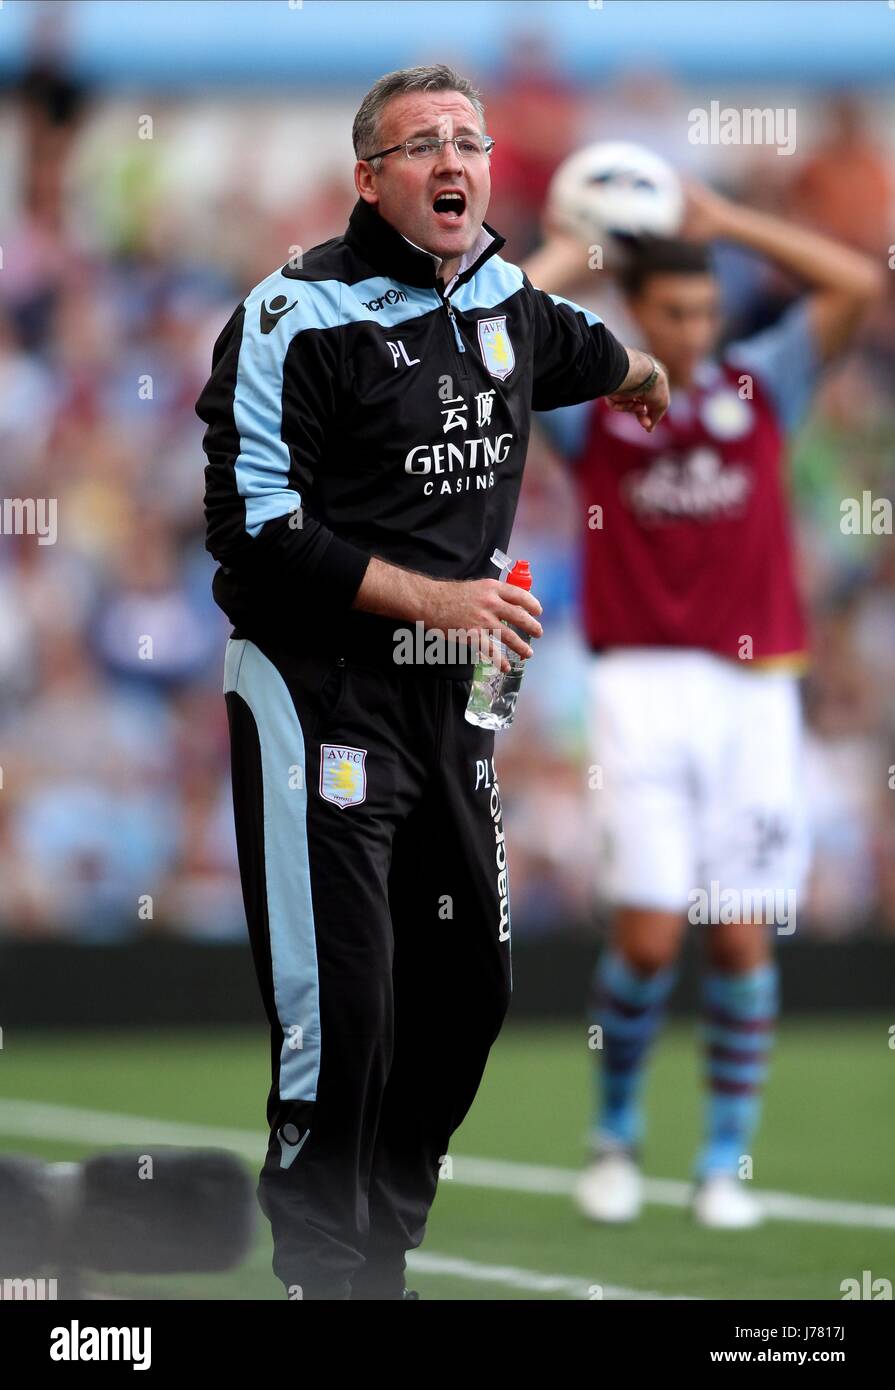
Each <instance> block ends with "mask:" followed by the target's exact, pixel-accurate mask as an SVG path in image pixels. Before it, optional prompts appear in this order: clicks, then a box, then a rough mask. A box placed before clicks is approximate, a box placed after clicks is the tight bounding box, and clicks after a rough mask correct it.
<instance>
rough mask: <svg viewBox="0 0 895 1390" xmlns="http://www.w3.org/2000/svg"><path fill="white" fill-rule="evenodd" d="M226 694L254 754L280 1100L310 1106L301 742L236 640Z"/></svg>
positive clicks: (309, 912) (284, 692)
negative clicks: (245, 714)
mask: <svg viewBox="0 0 895 1390" xmlns="http://www.w3.org/2000/svg"><path fill="white" fill-rule="evenodd" d="M231 690H232V691H234V692H235V693H236V694H237V695H238V696H239V697H240V698H241V699H243V700H245V702H246V704H247V705H248V707H249V709H250V710H251V711H252V715H253V717H254V720H255V725H256V728H257V730H258V741H259V744H260V747H261V778H262V785H263V797H264V884H265V891H266V894H267V915H268V920H269V923H270V959H271V972H272V975H273V991H274V1000H275V1003H276V1010H277V1018H278V1019H279V1022H280V1027H281V1028H282V1029H283V1046H282V1049H281V1051H280V1096H281V1097H282V1099H283V1100H316V1099H317V1083H318V1079H319V1076H320V1052H321V1046H322V1038H321V1034H320V988H319V979H318V968H317V936H316V931H315V925H314V905H313V900H312V897H311V870H310V864H309V860H308V832H307V814H308V790H307V776H306V775H305V770H306V766H307V763H306V758H305V741H304V736H303V734H302V730H301V725H300V723H299V721H298V715H297V714H296V712H295V705H294V703H293V700H292V697H291V695H290V694H289V690H288V688H287V686H286V682H285V681H284V680H283V677H282V676H281V675H280V673H279V671H278V670H277V668H276V666H274V664H273V662H271V661H269V660H268V658H267V657H266V656H264V654H263V653H262V652H261V651H259V649H258V648H257V647H256V646H255V644H254V643H253V642H249V641H247V640H245V639H244V638H243V639H235V638H232V637H231V638H230V639H229V640H228V642H227V647H226V653H225V657H224V693H225V694H226V693H227V692H228V691H231ZM293 767H297V768H300V769H301V771H302V776H301V777H300V778H295V777H292V776H291V775H290V769H292V768H293ZM296 783H300V785H295V784H296ZM297 1028H300V1029H301V1032H300V1033H297V1032H296V1031H295V1030H296V1029H297ZM297 1041H298V1042H300V1044H301V1045H300V1046H296V1042H297Z"/></svg>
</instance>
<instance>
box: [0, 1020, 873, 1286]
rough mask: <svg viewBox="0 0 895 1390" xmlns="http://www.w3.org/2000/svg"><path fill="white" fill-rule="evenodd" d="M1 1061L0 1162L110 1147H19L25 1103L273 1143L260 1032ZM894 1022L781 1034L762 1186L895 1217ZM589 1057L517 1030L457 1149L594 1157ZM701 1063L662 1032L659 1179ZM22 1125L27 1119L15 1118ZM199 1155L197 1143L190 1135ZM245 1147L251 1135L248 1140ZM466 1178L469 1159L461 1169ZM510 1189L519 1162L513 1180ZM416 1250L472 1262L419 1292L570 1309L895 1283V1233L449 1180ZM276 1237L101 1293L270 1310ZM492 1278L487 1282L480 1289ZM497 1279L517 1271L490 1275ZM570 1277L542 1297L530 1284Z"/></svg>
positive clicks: (423, 1275)
mask: <svg viewBox="0 0 895 1390" xmlns="http://www.w3.org/2000/svg"><path fill="white" fill-rule="evenodd" d="M3 1041H4V1046H3V1050H2V1051H0V1149H2V1150H4V1151H18V1152H30V1153H36V1154H40V1155H42V1156H44V1157H46V1158H47V1159H51V1160H53V1159H64V1158H77V1157H80V1156H82V1155H84V1154H85V1153H88V1152H90V1151H92V1150H94V1149H100V1148H108V1147H111V1143H112V1142H113V1141H111V1140H110V1139H109V1136H108V1135H107V1134H103V1135H101V1136H100V1137H98V1138H97V1140H96V1142H93V1143H91V1142H89V1139H88V1137H87V1136H81V1135H80V1133H79V1137H78V1139H77V1140H72V1139H71V1138H69V1139H66V1137H65V1133H64V1125H62V1126H60V1129H59V1131H57V1132H54V1133H53V1137H52V1138H46V1137H35V1136H29V1135H26V1134H24V1133H22V1132H19V1133H10V1132H8V1128H5V1127H4V1123H3V1119H2V1115H3V1102H4V1101H11V1100H28V1101H30V1102H43V1103H46V1104H47V1105H64V1106H70V1107H76V1108H77V1109H78V1110H84V1111H102V1112H105V1113H106V1114H110V1113H112V1114H122V1115H128V1114H130V1115H141V1116H150V1117H152V1118H154V1119H159V1120H165V1121H168V1122H179V1123H181V1124H185V1125H191V1126H198V1127H201V1126H211V1127H215V1128H227V1129H237V1130H244V1131H256V1132H257V1136H258V1140H257V1160H256V1161H255V1162H253V1163H252V1164H251V1167H250V1171H252V1172H253V1173H257V1170H258V1168H259V1167H260V1164H261V1159H262V1155H263V1147H264V1132H263V1126H264V1120H263V1113H264V1102H265V1098H266V1094H267V1087H268V1075H267V1055H268V1054H267V1040H266V1037H265V1035H264V1032H263V1031H262V1028H261V1027H259V1028H258V1029H257V1030H248V1031H247V1030H242V1029H240V1030H206V1031H196V1032H188V1033H184V1032H176V1033H160V1034H158V1035H153V1034H149V1033H103V1034H83V1033H78V1034H65V1035H45V1036H44V1037H42V1038H40V1039H37V1038H35V1037H33V1036H30V1035H23V1036H16V1035H14V1034H13V1035H10V1032H9V1030H6V1033H5V1036H4V1040H3ZM888 1041H889V1039H888V1021H887V1020H886V1019H884V1018H883V1017H871V1018H866V1017H865V1018H860V1019H857V1018H844V1019H835V1020H834V1019H824V1020H815V1021H809V1022H787V1023H784V1024H783V1025H782V1026H781V1028H780V1032H779V1041H778V1045H777V1048H776V1051H775V1054H774V1060H773V1066H772V1072H771V1078H770V1081H769V1084H768V1088H767V1101H766V1107H765V1115H764V1121H763V1124H762V1128H761V1131H760V1134H759V1136H758V1139H757V1141H756V1143H755V1144H754V1146H753V1147H754V1162H755V1172H754V1182H755V1186H756V1187H757V1188H763V1189H771V1190H775V1191H782V1192H786V1193H792V1194H797V1195H799V1196H802V1197H814V1198H822V1199H826V1200H828V1201H852V1202H861V1203H874V1204H879V1205H885V1206H892V1205H895V1163H893V1147H895V1146H893V1140H895V1118H893V1105H892V1095H893V1077H895V1071H893V1069H895V1052H893V1051H892V1050H891V1049H890V1048H889V1046H888ZM590 1063H591V1054H590V1053H589V1052H588V1050H587V1045H586V1029H585V1027H584V1025H583V1024H582V1026H581V1027H580V1028H576V1027H574V1026H572V1027H570V1026H562V1027H560V1026H551V1027H545V1026H539V1027H533V1026H522V1025H513V1026H507V1028H505V1030H504V1032H503V1033H502V1035H501V1037H500V1038H499V1040H498V1042H497V1044H496V1045H495V1047H494V1049H493V1050H492V1054H491V1058H490V1061H489V1064H488V1068H487V1070H486V1073H485V1079H484V1082H483V1084H482V1087H481V1090H480V1092H479V1095H478V1097H477V1099H476V1102H475V1105H474V1106H473V1109H472V1111H471V1112H470V1114H469V1116H468V1117H467V1119H466V1121H465V1123H464V1125H463V1126H462V1128H461V1129H460V1131H459V1132H458V1133H457V1134H456V1135H455V1137H454V1141H453V1144H452V1148H451V1153H452V1155H454V1156H459V1157H465V1156H474V1157H476V1158H487V1159H493V1160H502V1161H504V1162H505V1163H507V1164H509V1165H512V1164H514V1163H515V1164H534V1165H547V1166H549V1167H551V1168H560V1169H567V1170H572V1169H575V1168H577V1166H578V1164H579V1162H580V1160H581V1157H582V1153H583V1138H584V1134H585V1131H586V1125H587V1114H588V1104H589V1093H590V1079H589V1078H590ZM700 1074H701V1056H700V1053H699V1050H698V1046H697V1040H696V1031H695V1025H694V1024H688V1023H676V1024H673V1025H671V1026H670V1027H668V1028H667V1029H666V1031H665V1033H664V1034H663V1036H662V1038H661V1041H660V1043H659V1045H658V1047H657V1048H656V1050H655V1053H654V1056H653V1061H652V1065H651V1068H650V1075H649V1081H648V1089H647V1106H648V1115H649V1122H650V1123H649V1132H648V1137H647V1144H646V1150H645V1155H644V1158H645V1168H646V1172H647V1175H648V1176H650V1177H654V1178H670V1179H678V1180H681V1179H687V1178H688V1177H689V1172H690V1164H691V1162H692V1158H693V1154H694V1152H695V1148H696V1144H697V1140H698V1135H699V1125H700V1119H701V1080H700ZM20 1125H21V1122H20ZM196 1142H200V1139H199V1136H198V1133H197V1137H196ZM249 1142H250V1143H251V1139H249ZM459 1167H460V1165H459V1164H458V1169H459ZM507 1172H508V1173H509V1174H510V1181H511V1182H512V1181H513V1178H512V1173H513V1170H512V1168H511V1167H510V1168H508V1169H507ZM422 1248H423V1251H424V1252H426V1253H427V1254H431V1255H432V1256H433V1257H434V1256H438V1257H452V1258H456V1259H462V1260H464V1261H465V1262H466V1265H465V1271H466V1273H465V1275H464V1277H458V1276H457V1275H456V1274H448V1273H445V1272H435V1271H433V1270H432V1269H431V1268H429V1269H425V1270H423V1269H419V1270H416V1271H414V1272H412V1274H411V1275H410V1278H409V1283H410V1286H411V1287H414V1288H418V1289H419V1291H420V1293H421V1295H422V1297H424V1298H441V1299H445V1298H451V1299H454V1298H456V1299H506V1298H512V1299H531V1298H537V1299H541V1298H558V1299H568V1298H569V1297H572V1296H574V1291H573V1290H572V1287H571V1284H570V1283H569V1281H577V1280H580V1281H581V1283H582V1285H583V1286H587V1285H601V1286H605V1287H610V1288H613V1289H621V1290H631V1291H641V1292H645V1291H650V1292H653V1293H659V1294H663V1295H667V1296H681V1295H687V1296H690V1297H699V1298H713V1299H718V1298H720V1299H733V1298H736V1299H764V1298H782V1299H806V1298H820V1299H834V1300H835V1299H839V1298H840V1297H841V1293H840V1284H841V1281H842V1280H843V1279H846V1278H849V1277H856V1278H858V1279H860V1278H861V1272H862V1271H863V1270H865V1269H868V1270H870V1271H872V1274H873V1276H874V1278H878V1277H884V1278H888V1279H890V1280H892V1281H893V1282H895V1230H892V1229H875V1228H874V1227H873V1225H872V1224H870V1225H866V1226H865V1225H854V1226H848V1225H835V1224H831V1223H829V1222H827V1221H824V1220H812V1221H810V1222H804V1221H791V1220H773V1221H768V1222H767V1223H766V1224H765V1225H764V1226H763V1227H761V1228H759V1229H758V1230H755V1231H747V1232H734V1233H721V1232H710V1231H704V1230H701V1229H700V1228H698V1227H696V1226H694V1225H693V1223H692V1221H691V1220H690V1218H689V1216H688V1213H687V1212H686V1210H685V1209H681V1208H678V1207H671V1206H667V1205H653V1204H650V1205H647V1207H646V1209H645V1212H644V1215H643V1217H642V1218H641V1220H640V1221H639V1222H638V1223H636V1224H635V1225H632V1226H628V1227H623V1228H609V1227H598V1226H592V1225H588V1224H586V1223H585V1222H584V1221H583V1220H582V1219H581V1218H579V1216H578V1215H577V1213H576V1212H575V1210H574V1208H573V1206H572V1204H571V1202H570V1200H569V1199H568V1197H566V1196H563V1195H546V1194H544V1193H540V1192H539V1193H534V1192H528V1191H524V1190H513V1188H512V1187H510V1188H504V1189H499V1190H498V1189H493V1188H492V1189H487V1188H482V1187H475V1186H471V1185H468V1184H466V1183H465V1182H463V1181H462V1180H461V1175H460V1173H459V1171H458V1172H457V1174H456V1178H455V1180H448V1179H446V1180H443V1181H442V1183H441V1185H440V1188H439V1193H438V1196H437V1198H436V1202H435V1205H434V1207H433V1211H432V1216H431V1219H430V1222H429V1229H428V1234H427V1237H426V1241H425V1243H424V1245H423V1247H422ZM270 1258H271V1247H270V1239H269V1231H268V1227H267V1223H266V1222H265V1221H264V1220H263V1219H260V1220H259V1234H258V1239H257V1241H256V1245H255V1249H254V1251H253V1253H252V1256H251V1258H250V1259H249V1260H248V1261H247V1262H246V1263H245V1264H244V1265H243V1266H242V1267H241V1268H240V1269H238V1270H233V1271H230V1272H228V1273H225V1274H220V1275H183V1276H169V1277H167V1278H164V1279H160V1278H154V1279H153V1278H137V1277H134V1276H114V1277H112V1276H103V1278H102V1279H99V1278H96V1279H94V1280H93V1281H92V1283H93V1288H94V1289H95V1291H96V1292H98V1293H103V1292H108V1293H115V1294H117V1295H118V1296H122V1295H123V1296H136V1297H140V1296H151V1297H155V1298H212V1299H276V1298H282V1297H283V1292H282V1289H281V1286H280V1284H279V1282H278V1281H277V1280H276V1279H275V1278H274V1276H273V1274H272V1272H271V1269H270ZM474 1267H475V1268H482V1267H487V1270H488V1271H490V1278H487V1279H486V1278H484V1277H482V1278H478V1277H472V1276H473V1275H474V1274H475V1268H474ZM495 1267H500V1268H502V1269H508V1270H510V1271H519V1272H521V1274H520V1278H519V1279H518V1280H515V1281H514V1279H513V1277H512V1276H511V1275H509V1274H508V1275H507V1277H506V1278H502V1277H501V1275H500V1274H499V1273H498V1274H497V1275H495V1274H494V1269H495ZM538 1274H540V1275H558V1276H564V1278H565V1280H566V1285H565V1286H564V1287H563V1288H561V1289H556V1290H546V1291H543V1290H541V1291H538V1290H536V1289H534V1288H533V1287H532V1284H531V1276H532V1275H538Z"/></svg>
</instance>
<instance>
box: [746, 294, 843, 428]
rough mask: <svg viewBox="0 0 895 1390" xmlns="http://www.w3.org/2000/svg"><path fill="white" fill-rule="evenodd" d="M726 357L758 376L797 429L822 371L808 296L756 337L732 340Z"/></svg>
mask: <svg viewBox="0 0 895 1390" xmlns="http://www.w3.org/2000/svg"><path fill="white" fill-rule="evenodd" d="M724 358H725V361H727V362H729V363H730V365H731V366H733V367H743V368H745V370H746V371H747V372H752V373H754V375H755V376H757V377H758V380H759V382H760V383H761V385H762V386H763V387H764V389H765V391H767V393H768V395H769V396H770V398H771V401H772V403H773V406H774V411H775V413H776V415H777V418H778V420H779V421H780V423H781V424H782V425H783V427H784V429H786V430H794V429H795V428H796V427H797V426H798V425H800V424H801V422H802V420H803V419H804V418H805V416H806V415H807V413H808V410H809V408H810V405H811V398H812V396H813V395H814V391H815V389H816V387H817V383H818V379H819V377H820V371H821V362H820V359H819V356H818V352H817V344H816V343H815V341H814V334H813V332H812V330H811V311H810V308H809V304H808V300H807V299H802V300H799V301H798V303H796V304H793V305H792V306H791V308H789V309H787V310H786V312H785V313H784V314H783V315H782V316H781V318H780V319H779V320H778V321H777V323H775V324H772V325H771V327H770V328H765V329H763V330H762V332H761V333H756V334H755V336H754V337H752V338H744V339H742V340H741V341H739V342H736V343H731V344H730V346H729V347H728V348H727V351H726V352H725V353H724Z"/></svg>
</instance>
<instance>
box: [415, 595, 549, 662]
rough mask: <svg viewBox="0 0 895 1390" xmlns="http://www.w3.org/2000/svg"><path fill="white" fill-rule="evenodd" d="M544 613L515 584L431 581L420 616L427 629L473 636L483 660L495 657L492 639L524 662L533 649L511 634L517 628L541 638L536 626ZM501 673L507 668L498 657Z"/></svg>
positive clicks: (540, 628) (530, 597)
mask: <svg viewBox="0 0 895 1390" xmlns="http://www.w3.org/2000/svg"><path fill="white" fill-rule="evenodd" d="M542 612H543V609H542V608H541V605H540V603H539V602H538V600H537V599H536V598H535V596H534V594H531V593H529V592H528V590H527V589H520V587H519V585H518V584H502V583H501V582H500V580H498V579H461V580H450V579H430V580H428V592H427V593H426V594H425V595H424V599H423V611H422V612H421V614H420V617H421V618H422V620H423V622H424V623H425V625H426V627H427V628H434V629H436V630H437V631H439V632H445V631H447V629H448V628H455V629H459V630H460V631H462V632H469V633H474V634H475V635H476V638H477V641H478V644H479V645H478V651H479V652H480V654H481V655H482V656H485V657H494V656H496V654H497V653H496V652H495V650H494V639H495V637H497V638H498V639H499V640H500V641H501V642H503V644H504V645H505V646H507V647H509V648H510V650H511V651H514V652H516V654H517V655H518V656H521V657H522V659H523V661H526V660H527V659H528V658H529V657H530V656H532V655H533V651H532V648H531V647H530V646H529V645H528V643H527V642H526V641H525V640H524V638H522V637H520V636H519V634H518V633H517V632H514V631H513V630H512V628H511V627H508V626H507V624H508V623H512V624H513V627H517V628H520V629H521V630H522V632H527V633H528V634H529V635H530V636H532V637H540V636H541V635H542V633H543V628H542V627H541V624H540V623H539V622H538V617H539V615H540V614H541V613H542ZM500 664H501V670H503V671H508V670H509V669H510V664H509V662H508V661H507V659H506V657H505V656H501V663H500Z"/></svg>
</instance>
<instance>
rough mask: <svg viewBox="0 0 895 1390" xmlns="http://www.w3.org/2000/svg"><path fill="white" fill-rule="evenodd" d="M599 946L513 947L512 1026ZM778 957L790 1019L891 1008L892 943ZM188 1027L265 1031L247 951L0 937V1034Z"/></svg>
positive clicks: (857, 942) (682, 990)
mask: <svg viewBox="0 0 895 1390" xmlns="http://www.w3.org/2000/svg"><path fill="white" fill-rule="evenodd" d="M706 930H711V928H707V929H706ZM601 949H602V937H601V935H600V933H599V932H598V931H597V930H595V929H593V928H588V929H587V930H582V929H579V930H576V931H566V932H557V933H555V934H553V935H550V936H539V937H533V938H528V939H525V938H523V939H521V940H519V939H516V940H514V943H513V986H514V990H513V1002H512V1008H511V1013H510V1020H511V1021H519V1020H522V1019H557V1020H560V1019H569V1020H572V1019H575V1018H580V1017H581V1016H582V1014H583V1011H584V1010H585V1008H586V1000H587V993H588V984H589V981H590V977H591V974H592V971H593V967H594V963H595V961H596V959H597V957H598V955H599V952H600V950H601ZM700 957H701V952H700V943H699V941H698V940H697V939H695V938H693V937H692V936H691V939H690V940H689V941H688V942H687V945H686V947H685V953H684V961H683V964H682V970H681V977H680V979H679V982H678V986H677V988H676V990H675V993H674V996H673V999H672V1002H671V1011H672V1013H679V1014H692V1013H693V1012H694V1011H695V1009H696V1007H697V1001H698V980H699V970H700V967H701V959H700ZM778 959H779V961H780V964H781V970H782V992H783V1000H784V1010H785V1012H786V1014H787V1015H792V1014H795V1013H804V1014H807V1013H827V1012H834V1011H841V1012H852V1013H854V1012H858V1011H864V1010H886V1009H889V1010H891V1009H892V1008H893V1005H895V939H893V938H892V937H888V938H887V937H885V936H881V935H872V934H869V933H868V934H866V935H862V936H861V937H860V938H858V939H851V940H849V941H847V942H834V941H818V940H815V941H812V940H810V939H807V940H806V939H805V938H804V937H803V938H802V939H801V940H798V941H797V940H795V939H789V938H785V937H782V938H780V941H779V946H778ZM190 1024H258V1025H264V1024H265V1019H264V1015H263V1012H262V1008H261V1002H260V999H259V997H258V992H257V987H256V984H255V976H254V973H253V969H252V960H251V956H250V953H249V949H248V946H247V945H245V946H244V945H241V944H227V945H214V944H210V943H205V942H195V941H189V940H185V939H179V938H176V937H173V936H169V937H156V938H150V939H144V940H140V941H135V942H129V943H127V944H122V945H106V944H103V945H76V944H73V943H69V942H64V943H63V942H41V943H30V942H22V941H17V940H15V939H13V938H9V937H7V938H5V939H3V938H0V1027H3V1028H7V1029H8V1028H13V1027H15V1028H19V1029H28V1028H34V1029H42V1030H43V1029H47V1028H54V1027H58V1028H73V1027H85V1028H86V1027H89V1028H97V1027H99V1028H102V1027H108V1028H127V1027H147V1026H154V1027H158V1026H159V1025H161V1026H166V1025H170V1026H178V1027H183V1026H189V1025H190Z"/></svg>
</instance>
